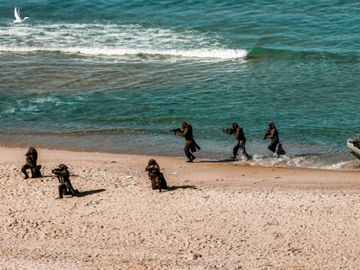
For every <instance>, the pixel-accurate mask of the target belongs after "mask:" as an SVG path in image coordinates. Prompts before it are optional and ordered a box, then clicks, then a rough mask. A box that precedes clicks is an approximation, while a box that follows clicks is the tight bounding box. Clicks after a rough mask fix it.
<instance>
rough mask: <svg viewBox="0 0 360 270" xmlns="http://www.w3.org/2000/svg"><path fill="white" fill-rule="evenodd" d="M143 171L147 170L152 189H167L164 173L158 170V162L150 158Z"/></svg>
mask: <svg viewBox="0 0 360 270" xmlns="http://www.w3.org/2000/svg"><path fill="white" fill-rule="evenodd" d="M145 171H147V172H148V175H149V179H150V181H151V188H152V189H159V191H160V192H161V189H167V188H168V187H167V183H166V181H165V177H164V175H163V174H162V173H161V172H160V167H159V164H157V162H156V161H155V159H150V160H149V162H148V165H147V166H146V168H145Z"/></svg>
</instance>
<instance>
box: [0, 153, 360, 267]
mask: <svg viewBox="0 0 360 270" xmlns="http://www.w3.org/2000/svg"><path fill="white" fill-rule="evenodd" d="M0 152H1V157H0V181H1V187H2V188H1V192H0V224H1V232H0V250H1V252H0V269H14V270H20V269H44V270H45V269H46V270H50V269H62V270H63V269H360V240H359V239H360V177H359V174H360V172H359V171H343V172H339V171H325V170H304V169H302V170H300V169H299V170H295V169H279V168H258V167H250V166H241V165H234V164H231V163H226V164H223V163H216V162H214V163H212V162H199V163H195V164H186V163H185V162H184V159H182V158H165V157H155V158H156V160H158V162H159V164H160V167H161V168H162V171H163V173H164V174H165V177H166V179H167V182H168V185H169V186H170V189H169V190H168V191H165V192H162V193H159V192H158V191H153V190H151V189H150V183H149V180H148V179H147V174H146V173H145V172H144V168H145V166H146V163H147V161H148V159H149V158H150V157H147V156H135V155H134V156H130V155H115V154H101V153H75V152H66V151H57V150H45V149H39V163H40V164H42V165H43V174H44V178H42V179H27V180H24V179H23V178H22V176H21V174H20V168H21V165H22V164H23V163H24V153H25V152H26V149H17V148H0ZM59 163H65V164H67V165H68V166H69V168H70V172H71V174H72V176H71V180H72V183H73V185H74V187H75V188H77V189H79V190H80V191H81V192H83V193H82V196H81V197H66V198H64V199H55V198H56V197H57V196H58V194H57V188H58V181H57V179H56V178H55V177H54V176H52V175H51V169H52V168H54V167H56V166H57V165H58V164H59Z"/></svg>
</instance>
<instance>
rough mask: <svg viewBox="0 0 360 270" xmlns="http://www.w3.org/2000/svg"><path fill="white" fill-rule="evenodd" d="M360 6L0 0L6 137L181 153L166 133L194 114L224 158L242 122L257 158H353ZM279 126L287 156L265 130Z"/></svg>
mask: <svg viewBox="0 0 360 270" xmlns="http://www.w3.org/2000/svg"><path fill="white" fill-rule="evenodd" d="M15 6H18V7H20V12H21V16H22V17H24V16H28V17H30V19H28V20H26V21H25V23H24V24H22V25H12V22H13V20H14V16H13V10H14V7H15ZM359 14H360V3H359V2H357V1H307V0H305V1H271V3H269V1H153V2H150V1H111V0H110V1H6V2H5V1H2V2H1V3H0V123H1V128H0V143H1V144H2V145H22V146H27V145H30V144H31V145H38V146H46V147H57V148H68V149H76V150H96V151H106V152H126V153H144V154H163V155H172V156H182V154H183V153H182V140H181V139H180V138H177V137H174V136H173V135H172V134H171V133H169V132H167V131H168V130H170V129H173V128H176V127H178V126H179V124H180V123H181V122H182V121H184V120H186V121H188V122H190V123H191V124H192V125H193V128H194V132H195V137H196V138H197V141H198V142H199V144H200V145H201V146H202V148H203V150H202V151H201V153H199V156H201V157H203V158H209V159H215V158H225V157H229V156H230V155H231V150H232V146H233V144H234V143H235V142H234V140H233V139H232V138H231V137H229V136H226V135H224V134H223V133H222V132H221V128H224V127H230V125H231V123H232V122H233V121H237V122H238V123H239V124H240V125H241V126H242V127H243V128H244V130H245V133H246V135H247V138H248V141H247V148H248V152H250V153H251V154H253V155H254V157H255V161H252V163H254V164H261V165H273V164H278V165H284V166H301V167H331V168H343V167H346V166H349V164H350V165H351V166H352V165H354V163H353V160H354V157H353V156H352V155H351V154H350V153H348V151H347V150H346V146H345V142H346V140H347V139H348V138H354V137H357V136H359V135H360V123H359V102H360V91H359V86H360V76H359V71H360V28H359V27H358V26H359V25H360V16H359ZM270 121H273V122H275V124H276V125H277V127H278V129H279V131H280V139H281V141H282V143H283V146H284V148H285V150H287V152H288V155H287V156H286V157H284V158H281V159H278V158H274V157H272V155H271V154H270V153H269V152H268V150H267V148H266V146H267V144H268V142H267V141H263V139H262V138H263V135H264V132H265V131H266V128H267V124H268V122H270ZM351 166H350V167H351Z"/></svg>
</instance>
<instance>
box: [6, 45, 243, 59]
mask: <svg viewBox="0 0 360 270" xmlns="http://www.w3.org/2000/svg"><path fill="white" fill-rule="evenodd" d="M0 52H12V53H36V52H44V53H46V52H61V53H66V54H80V55H92V56H97V55H98V56H164V57H166V56H167V57H184V58H210V59H211V58H213V59H236V58H245V57H246V54H247V52H246V50H230V49H193V50H191V49H189V50H177V49H173V50H171V49H170V50H162V49H159V50H156V49H130V48H118V49H114V48H81V47H67V48H60V47H58V48H56V47H54V48H36V47H35V48H34V47H32V48H26V47H23V48H16V47H4V46H0Z"/></svg>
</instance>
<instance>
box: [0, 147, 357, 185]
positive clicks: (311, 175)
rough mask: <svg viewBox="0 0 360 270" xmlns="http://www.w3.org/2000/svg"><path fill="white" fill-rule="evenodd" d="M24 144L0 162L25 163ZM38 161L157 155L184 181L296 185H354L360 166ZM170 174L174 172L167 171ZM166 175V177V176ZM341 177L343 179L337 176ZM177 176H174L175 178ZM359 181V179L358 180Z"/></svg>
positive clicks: (49, 153)
mask: <svg viewBox="0 0 360 270" xmlns="http://www.w3.org/2000/svg"><path fill="white" fill-rule="evenodd" d="M26 150H27V148H20V147H1V146H0V152H1V153H3V154H2V155H1V156H0V164H1V163H4V162H10V163H14V162H17V163H19V164H20V163H24V162H25V157H24V154H25V152H26ZM38 152H39V159H38V163H39V164H42V163H41V162H45V163H48V162H51V163H54V162H55V161H57V162H58V163H64V162H67V163H69V164H70V165H71V163H75V164H76V163H77V162H85V163H89V162H90V163H94V162H104V163H105V164H107V163H110V164H111V163H114V164H116V163H122V162H127V161H128V160H131V161H132V162H133V163H134V165H135V166H137V167H139V168H145V166H146V164H147V161H148V160H149V159H156V160H157V161H158V163H159V164H160V167H161V168H162V169H165V171H167V170H169V168H171V170H174V171H178V172H176V173H180V174H181V175H182V176H184V177H186V178H187V179H186V180H185V181H187V182H194V183H197V184H207V185H220V186H232V185H234V186H247V185H258V186H274V187H275V186H276V187H285V188H286V187H287V188H291V187H298V188H305V189H311V188H323V189H332V188H347V187H350V188H353V186H354V184H357V181H355V182H354V181H353V179H356V177H357V175H358V173H359V170H357V169H352V170H351V169H347V170H345V169H344V170H333V169H323V168H288V167H277V166H273V167H266V166H257V165H249V164H247V163H246V162H243V163H239V162H232V161H217V160H207V159H196V161H195V162H194V163H186V158H185V157H168V156H149V155H138V154H118V153H103V152H88V151H71V150H61V149H47V148H38ZM169 176H170V178H172V177H173V176H174V175H172V174H170V175H169ZM169 176H168V177H169ZM339 178H341V179H342V180H341V181H340V180H338V179H339ZM176 179H177V177H174V180H176ZM358 184H359V185H360V181H359V183H358Z"/></svg>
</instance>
